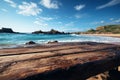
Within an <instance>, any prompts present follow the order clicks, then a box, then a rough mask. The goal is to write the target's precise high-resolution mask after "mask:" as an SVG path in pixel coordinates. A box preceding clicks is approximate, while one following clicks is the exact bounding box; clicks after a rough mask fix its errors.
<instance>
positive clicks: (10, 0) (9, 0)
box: [4, 0, 16, 8]
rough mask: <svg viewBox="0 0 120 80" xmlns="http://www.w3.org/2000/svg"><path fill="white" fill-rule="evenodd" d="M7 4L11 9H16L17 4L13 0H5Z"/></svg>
mask: <svg viewBox="0 0 120 80" xmlns="http://www.w3.org/2000/svg"><path fill="white" fill-rule="evenodd" d="M4 1H5V2H7V3H9V4H10V6H11V7H14V8H15V7H16V3H15V2H13V1H12V0H4Z"/></svg>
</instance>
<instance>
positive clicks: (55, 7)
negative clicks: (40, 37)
mask: <svg viewBox="0 0 120 80" xmlns="http://www.w3.org/2000/svg"><path fill="white" fill-rule="evenodd" d="M108 24H120V0H0V28H2V27H8V28H12V29H13V30H14V31H17V32H33V31H36V30H43V31H48V30H50V29H56V30H59V31H66V32H70V31H72V32H74V31H85V30H88V29H90V28H94V29H95V28H96V27H97V26H102V25H108Z"/></svg>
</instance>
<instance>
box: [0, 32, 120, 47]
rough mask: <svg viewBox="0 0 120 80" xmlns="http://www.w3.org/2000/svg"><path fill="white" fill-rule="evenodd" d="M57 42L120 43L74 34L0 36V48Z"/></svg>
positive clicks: (2, 34)
mask: <svg viewBox="0 0 120 80" xmlns="http://www.w3.org/2000/svg"><path fill="white" fill-rule="evenodd" d="M54 40H57V41H59V42H84V41H92V42H120V38H113V37H102V36H87V35H75V34H62V35H49V34H9V33H1V34H0V48H8V47H15V46H18V45H23V44H25V43H26V42H28V41H34V42H36V43H39V44H43V43H47V42H48V41H54Z"/></svg>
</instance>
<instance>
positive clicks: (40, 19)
mask: <svg viewBox="0 0 120 80" xmlns="http://www.w3.org/2000/svg"><path fill="white" fill-rule="evenodd" d="M53 19H54V18H51V17H38V18H36V21H35V22H34V24H36V25H38V26H41V27H46V26H48V24H47V22H48V21H51V20H53Z"/></svg>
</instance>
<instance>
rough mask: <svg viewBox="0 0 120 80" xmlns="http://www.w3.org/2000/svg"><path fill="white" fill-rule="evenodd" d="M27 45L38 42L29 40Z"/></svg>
mask: <svg viewBox="0 0 120 80" xmlns="http://www.w3.org/2000/svg"><path fill="white" fill-rule="evenodd" d="M25 44H26V45H31V44H36V43H35V42H34V41H29V42H27V43H25Z"/></svg>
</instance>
